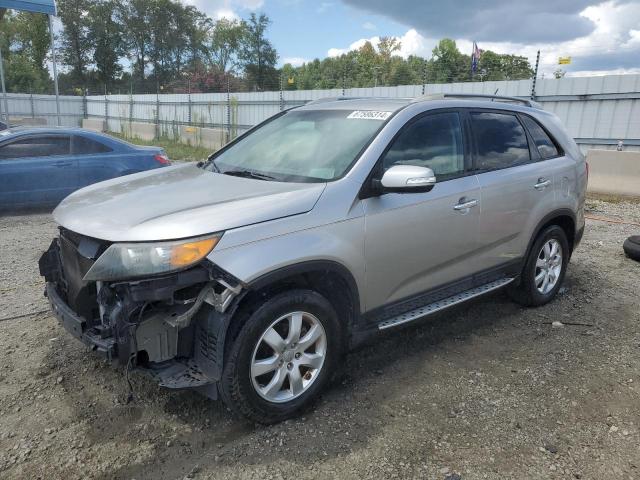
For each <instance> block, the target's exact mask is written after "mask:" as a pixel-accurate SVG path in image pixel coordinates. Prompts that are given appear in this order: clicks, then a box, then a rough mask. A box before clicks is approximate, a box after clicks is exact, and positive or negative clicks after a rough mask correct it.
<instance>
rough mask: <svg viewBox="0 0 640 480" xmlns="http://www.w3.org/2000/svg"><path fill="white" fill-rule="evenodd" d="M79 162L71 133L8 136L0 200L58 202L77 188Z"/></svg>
mask: <svg viewBox="0 0 640 480" xmlns="http://www.w3.org/2000/svg"><path fill="white" fill-rule="evenodd" d="M77 166H78V163H77V161H76V160H75V159H74V158H73V157H72V156H71V150H70V137H69V135H62V134H43V135H27V136H20V137H18V138H16V139H10V140H7V141H5V142H3V143H2V144H0V204H1V205H2V206H29V205H55V204H57V203H59V202H60V200H62V199H63V198H64V197H66V196H67V195H69V194H70V193H71V192H73V191H74V190H76V189H77V186H78V170H77Z"/></svg>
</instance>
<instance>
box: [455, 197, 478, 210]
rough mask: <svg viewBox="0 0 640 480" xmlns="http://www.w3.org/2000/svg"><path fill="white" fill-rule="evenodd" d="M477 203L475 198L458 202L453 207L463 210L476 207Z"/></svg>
mask: <svg viewBox="0 0 640 480" xmlns="http://www.w3.org/2000/svg"><path fill="white" fill-rule="evenodd" d="M476 205H478V201H477V200H476V199H473V200H467V201H466V202H464V203H458V204H457V205H454V206H453V209H454V210H455V211H457V212H459V211H461V210H469V209H470V208H473V207H475V206H476Z"/></svg>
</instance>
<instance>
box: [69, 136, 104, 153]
mask: <svg viewBox="0 0 640 480" xmlns="http://www.w3.org/2000/svg"><path fill="white" fill-rule="evenodd" d="M111 151H112V149H111V148H109V147H107V146H106V145H103V144H102V143H100V142H96V141H95V140H92V139H90V138H87V137H81V136H79V135H76V136H74V137H73V154H74V155H91V154H93V153H106V152H111Z"/></svg>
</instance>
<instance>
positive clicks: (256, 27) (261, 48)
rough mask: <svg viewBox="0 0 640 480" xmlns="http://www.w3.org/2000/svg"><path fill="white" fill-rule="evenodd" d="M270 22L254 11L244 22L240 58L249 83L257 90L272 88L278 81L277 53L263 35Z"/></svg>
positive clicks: (267, 18) (263, 15)
mask: <svg viewBox="0 0 640 480" xmlns="http://www.w3.org/2000/svg"><path fill="white" fill-rule="evenodd" d="M270 23H271V21H270V20H269V17H267V16H266V15H265V14H260V16H257V15H256V14H255V13H252V14H251V16H250V17H249V20H248V21H246V22H245V28H246V35H245V38H244V41H243V42H242V44H243V45H242V49H241V51H240V60H241V61H242V66H243V67H244V73H245V77H246V79H247V81H248V83H249V85H251V86H252V87H253V88H254V89H257V90H265V89H266V88H267V87H272V88H273V87H275V86H276V85H277V82H278V73H277V71H276V69H275V66H276V62H277V61H278V54H277V53H276V50H275V48H273V45H272V44H271V42H270V41H269V40H268V39H267V38H266V36H265V33H266V31H267V27H268V26H269V24H270Z"/></svg>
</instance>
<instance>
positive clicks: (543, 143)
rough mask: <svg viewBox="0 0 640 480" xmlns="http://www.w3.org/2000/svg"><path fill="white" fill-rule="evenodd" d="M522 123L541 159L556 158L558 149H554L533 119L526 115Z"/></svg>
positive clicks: (547, 136)
mask: <svg viewBox="0 0 640 480" xmlns="http://www.w3.org/2000/svg"><path fill="white" fill-rule="evenodd" d="M522 122H523V123H524V125H525V127H527V130H529V133H530V134H531V137H532V138H533V142H534V143H535V144H536V147H537V148H538V152H539V153H540V156H541V157H542V158H543V159H545V160H546V159H547V158H553V157H557V156H558V147H556V145H555V143H553V140H551V138H550V137H549V135H547V132H545V131H544V129H543V128H542V127H541V126H540V124H539V123H538V122H536V121H535V120H534V119H533V118H531V117H528V116H526V115H523V116H522Z"/></svg>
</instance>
